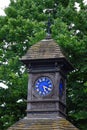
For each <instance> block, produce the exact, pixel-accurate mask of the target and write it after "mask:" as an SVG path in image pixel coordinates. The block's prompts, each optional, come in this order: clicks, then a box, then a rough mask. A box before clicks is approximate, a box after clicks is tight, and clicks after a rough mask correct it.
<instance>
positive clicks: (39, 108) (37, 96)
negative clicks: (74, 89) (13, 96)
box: [8, 36, 77, 130]
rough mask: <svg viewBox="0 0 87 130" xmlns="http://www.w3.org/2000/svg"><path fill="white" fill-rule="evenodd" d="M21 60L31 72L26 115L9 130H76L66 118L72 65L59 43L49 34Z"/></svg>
mask: <svg viewBox="0 0 87 130" xmlns="http://www.w3.org/2000/svg"><path fill="white" fill-rule="evenodd" d="M21 61H22V62H23V63H24V64H25V65H26V67H27V69H28V73H29V79H28V96H27V110H26V111H27V116H26V117H25V118H24V119H22V120H20V121H18V122H17V123H16V124H14V125H13V126H12V127H10V128H9V129H8V130H13V129H14V130H19V129H21V130H24V129H26V130H45V129H46V130H77V128H76V127H75V126H73V125H72V124H71V123H70V122H69V121H67V120H66V77H67V73H69V72H70V71H72V70H73V67H72V65H71V63H70V62H69V61H68V60H67V59H66V57H65V55H64V54H63V52H62V50H61V48H60V46H59V45H58V44H57V43H56V42H55V41H54V40H53V39H52V38H51V37H49V36H47V37H46V38H45V39H43V40H41V41H40V42H38V43H36V44H34V45H33V46H31V47H30V48H29V50H28V51H27V53H26V54H25V56H23V57H22V58H21Z"/></svg>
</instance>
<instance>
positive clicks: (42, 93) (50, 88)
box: [34, 75, 53, 97]
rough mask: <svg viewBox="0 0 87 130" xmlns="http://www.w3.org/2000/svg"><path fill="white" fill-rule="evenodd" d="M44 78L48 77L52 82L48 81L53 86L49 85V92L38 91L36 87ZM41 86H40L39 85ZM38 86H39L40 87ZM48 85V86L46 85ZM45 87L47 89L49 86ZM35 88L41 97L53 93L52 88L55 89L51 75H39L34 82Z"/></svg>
mask: <svg viewBox="0 0 87 130" xmlns="http://www.w3.org/2000/svg"><path fill="white" fill-rule="evenodd" d="M43 78H45V79H48V80H49V82H50V83H48V85H51V87H49V86H48V87H49V90H50V91H49V92H46V93H44V92H40V91H37V89H36V83H37V82H38V81H39V80H41V79H43ZM42 82H45V81H42ZM38 87H39V86H38ZM38 87H37V88H38ZM44 87H45V86H44ZM46 87H47V86H46ZM44 89H47V88H44ZM34 90H35V91H36V93H37V94H38V95H39V96H41V97H45V96H48V95H50V94H51V93H52V90H53V82H52V79H51V78H50V77H48V76H44V75H43V76H39V77H38V78H37V79H36V80H35V83H34Z"/></svg>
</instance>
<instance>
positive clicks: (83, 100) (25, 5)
mask: <svg viewBox="0 0 87 130" xmlns="http://www.w3.org/2000/svg"><path fill="white" fill-rule="evenodd" d="M75 2H76V1H74V0H70V1H69V0H65V1H62V0H59V1H56V0H38V1H37V0H16V1H15V0H11V2H10V5H9V7H7V8H6V9H5V13H6V16H0V82H1V83H4V84H6V85H7V86H8V89H4V88H1V87H0V117H1V118H0V129H1V130H5V129H6V128H7V127H9V126H10V125H11V124H13V123H14V122H16V121H17V120H19V119H20V118H22V117H24V116H25V110H26V99H27V81H28V74H27V72H26V68H25V66H24V65H23V64H22V63H21V62H20V60H19V58H20V57H22V56H23V55H24V54H25V53H26V51H27V49H28V48H29V47H30V46H31V45H33V44H35V43H36V42H37V41H39V40H41V39H43V38H44V36H45V30H46V23H47V19H48V15H47V14H45V13H43V10H44V9H46V8H52V9H54V11H53V14H52V16H51V18H52V21H53V24H52V26H51V29H52V37H53V38H54V39H55V40H56V42H57V43H58V44H59V45H60V46H61V47H62V48H63V49H64V51H65V52H66V56H67V57H68V59H69V60H70V61H71V62H72V64H73V66H74V67H75V70H74V71H73V72H71V73H70V74H69V75H68V79H67V80H68V84H67V114H68V118H69V120H70V121H72V122H73V123H74V124H75V125H76V126H77V127H79V128H80V129H81V130H86V128H87V125H86V121H87V65H86V64H87V43H86V42H87V20H86V18H87V9H86V8H87V6H86V5H84V4H83V1H82V0H77V2H79V6H80V11H77V10H76V8H75V6H74V5H75Z"/></svg>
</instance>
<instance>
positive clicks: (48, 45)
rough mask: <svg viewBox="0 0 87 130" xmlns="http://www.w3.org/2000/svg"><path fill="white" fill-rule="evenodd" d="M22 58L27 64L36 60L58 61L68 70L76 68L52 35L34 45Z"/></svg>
mask: <svg viewBox="0 0 87 130" xmlns="http://www.w3.org/2000/svg"><path fill="white" fill-rule="evenodd" d="M20 60H21V61H22V62H23V63H24V64H26V65H28V64H29V63H30V62H34V61H38V62H40V61H44V60H46V61H57V62H58V63H62V64H63V65H64V67H65V68H66V70H67V72H69V71H72V70H73V69H74V68H73V67H72V65H71V63H70V62H69V61H68V60H67V59H66V57H65V55H64V54H63V51H62V50H61V48H60V46H59V45H58V44H57V43H56V42H55V41H54V40H53V39H52V38H51V37H50V38H49V37H47V38H45V39H43V40H41V41H40V42H38V43H36V44H34V45H32V46H31V47H30V48H29V49H28V51H27V53H26V54H25V55H24V56H23V57H22V58H21V59H20Z"/></svg>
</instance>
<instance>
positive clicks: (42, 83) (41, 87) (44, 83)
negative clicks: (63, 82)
mask: <svg viewBox="0 0 87 130" xmlns="http://www.w3.org/2000/svg"><path fill="white" fill-rule="evenodd" d="M52 88H53V84H52V81H51V80H50V79H49V78H48V77H40V78H38V79H37V81H36V82H35V90H36V91H37V93H38V94H39V95H41V96H46V95H48V94H49V93H50V92H51V91H52Z"/></svg>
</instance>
